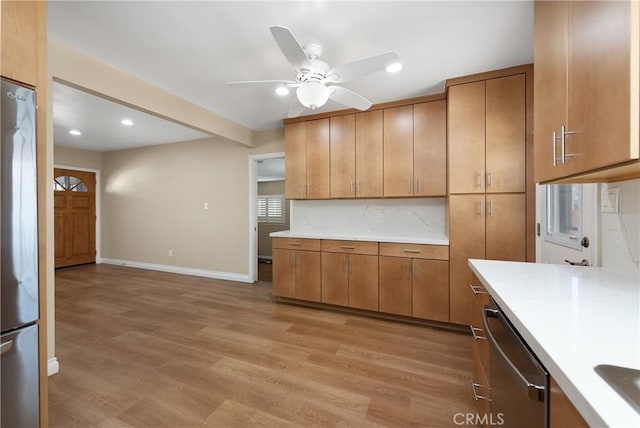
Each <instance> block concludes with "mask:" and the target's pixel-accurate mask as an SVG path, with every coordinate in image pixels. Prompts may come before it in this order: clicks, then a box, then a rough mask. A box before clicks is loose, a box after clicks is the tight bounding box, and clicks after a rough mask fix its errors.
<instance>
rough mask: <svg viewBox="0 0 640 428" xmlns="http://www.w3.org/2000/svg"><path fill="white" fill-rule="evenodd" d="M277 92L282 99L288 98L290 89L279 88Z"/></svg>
mask: <svg viewBox="0 0 640 428" xmlns="http://www.w3.org/2000/svg"><path fill="white" fill-rule="evenodd" d="M275 92H276V95H279V96H281V97H286V96H287V95H289V88H287V87H286V86H278V87H277V88H276V90H275Z"/></svg>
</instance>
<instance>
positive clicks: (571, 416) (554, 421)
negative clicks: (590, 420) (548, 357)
mask: <svg viewBox="0 0 640 428" xmlns="http://www.w3.org/2000/svg"><path fill="white" fill-rule="evenodd" d="M549 388H550V394H549V428H563V427H572V428H582V427H585V428H586V427H588V426H589V424H587V421H585V420H584V418H583V417H582V415H581V414H580V413H579V412H578V409H576V408H575V406H574V405H573V403H572V402H571V401H570V400H569V398H567V396H566V395H565V393H564V392H563V391H562V389H561V388H560V385H558V382H556V380H555V379H554V378H553V377H550V382H549Z"/></svg>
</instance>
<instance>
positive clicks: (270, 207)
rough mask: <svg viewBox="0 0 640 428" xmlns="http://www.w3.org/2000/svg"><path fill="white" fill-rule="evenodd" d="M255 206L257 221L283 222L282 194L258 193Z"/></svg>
mask: <svg viewBox="0 0 640 428" xmlns="http://www.w3.org/2000/svg"><path fill="white" fill-rule="evenodd" d="M256 206H257V209H258V222H259V223H284V222H285V221H284V215H285V212H284V211H285V209H284V195H260V196H258V203H257V204H256Z"/></svg>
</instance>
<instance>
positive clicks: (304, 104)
mask: <svg viewBox="0 0 640 428" xmlns="http://www.w3.org/2000/svg"><path fill="white" fill-rule="evenodd" d="M269 29H270V30H271V34H272V35H273V38H274V39H275V40H276V43H277V44H278V46H279V47H280V50H281V51H282V53H283V54H284V56H285V57H286V58H287V61H289V64H291V65H292V66H293V68H295V70H296V72H297V75H296V79H295V80H257V81H244V82H227V85H229V86H244V87H247V86H249V87H250V86H271V87H274V88H276V93H278V94H281V95H287V94H288V93H289V90H288V88H296V95H297V97H296V98H295V99H294V100H293V102H292V103H291V107H290V108H289V114H288V115H287V117H295V116H299V115H300V114H301V113H302V112H303V111H304V109H305V108H310V109H311V110H315V109H316V108H319V107H322V106H323V105H324V104H325V103H326V102H327V100H329V99H331V100H333V101H335V102H337V103H339V104H342V105H344V106H347V107H352V108H355V109H358V110H366V109H368V108H369V107H371V101H369V100H367V99H366V98H364V97H363V96H361V95H358V94H356V93H355V92H353V91H351V90H349V89H347V88H344V87H342V86H336V85H334V83H343V82H347V81H349V80H353V79H356V78H358V77H362V76H366V75H368V74H373V73H376V72H378V71H382V70H387V71H388V72H390V73H392V72H396V71H400V70H401V69H402V64H401V63H400V58H399V56H398V54H397V53H395V52H386V53H382V54H378V55H374V56H371V57H368V58H363V59H360V60H357V61H353V62H349V63H347V64H343V65H340V66H338V67H335V68H329V65H328V64H327V63H326V62H324V61H321V60H320V59H319V58H320V55H322V46H320V45H318V44H314V43H310V44H307V45H305V46H304V47H303V46H302V45H301V44H300V43H299V42H298V40H296V38H295V36H294V35H293V33H292V32H291V30H289V29H288V28H287V27H282V26H273V27H270V28H269Z"/></svg>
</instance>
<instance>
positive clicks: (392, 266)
mask: <svg viewBox="0 0 640 428" xmlns="http://www.w3.org/2000/svg"><path fill="white" fill-rule="evenodd" d="M378 263H379V264H380V312H386V313H389V314H398V315H406V316H411V313H412V307H411V259H409V258H404V257H379V258H378Z"/></svg>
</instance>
